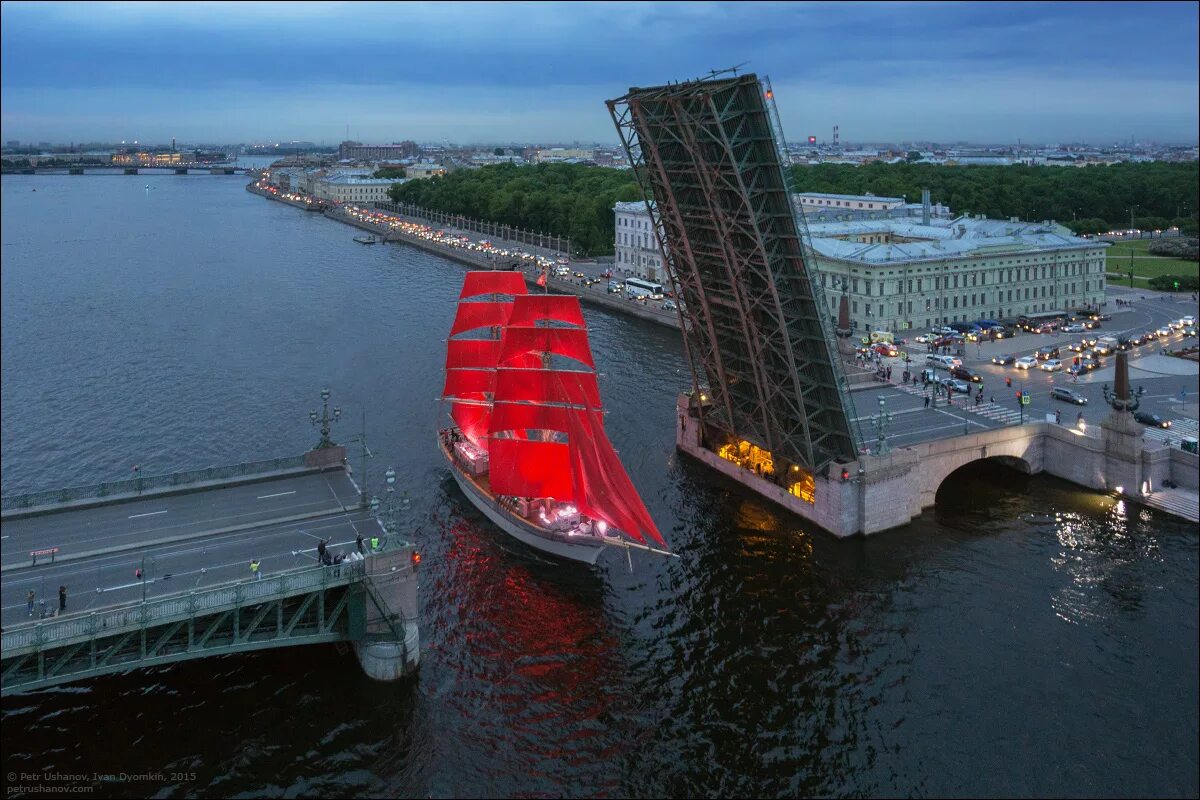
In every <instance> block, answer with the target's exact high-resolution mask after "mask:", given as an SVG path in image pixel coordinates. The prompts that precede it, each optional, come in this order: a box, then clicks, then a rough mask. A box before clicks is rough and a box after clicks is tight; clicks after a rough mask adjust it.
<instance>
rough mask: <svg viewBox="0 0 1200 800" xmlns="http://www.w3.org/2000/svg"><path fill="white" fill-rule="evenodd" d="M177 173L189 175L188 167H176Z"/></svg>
mask: <svg viewBox="0 0 1200 800" xmlns="http://www.w3.org/2000/svg"><path fill="white" fill-rule="evenodd" d="M175 174H176V175H187V167H176V168H175Z"/></svg>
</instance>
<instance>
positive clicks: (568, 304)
mask: <svg viewBox="0 0 1200 800" xmlns="http://www.w3.org/2000/svg"><path fill="white" fill-rule="evenodd" d="M547 321H551V322H566V323H568V324H570V325H578V326H579V327H581V328H582V327H583V311H582V309H580V308H579V298H578V297H576V296H575V295H571V294H527V295H522V296H520V297H517V298H516V299H514V300H513V310H512V316H511V317H509V319H508V324H509V325H523V326H532V325H533V324H534V323H535V322H547Z"/></svg>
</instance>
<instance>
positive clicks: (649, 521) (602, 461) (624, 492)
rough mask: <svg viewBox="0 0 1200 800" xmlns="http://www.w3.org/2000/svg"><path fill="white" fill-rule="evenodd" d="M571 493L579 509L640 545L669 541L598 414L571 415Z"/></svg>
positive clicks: (664, 545) (664, 543)
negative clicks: (630, 478) (618, 456)
mask: <svg viewBox="0 0 1200 800" xmlns="http://www.w3.org/2000/svg"><path fill="white" fill-rule="evenodd" d="M569 421H570V423H571V432H570V438H571V448H570V449H571V478H572V494H573V497H574V501H575V504H576V505H577V506H578V507H579V510H580V511H582V512H583V513H584V514H587V515H588V516H589V517H592V518H593V519H601V520H604V521H605V522H607V523H608V524H609V525H612V526H613V527H615V528H617V529H619V530H620V531H621V532H622V533H624V534H626V535H627V536H629V537H630V538H631V539H635V540H637V541H639V542H644V541H645V536H649V537H650V538H651V539H653V540H654V541H656V542H658V543H659V544H660V545H662V546H663V547H666V544H667V543H666V542H665V541H664V540H663V537H662V534H660V533H659V532H658V528H657V527H656V526H655V524H654V520H653V518H651V516H650V512H649V511H647V510H646V506H645V505H644V504H643V503H642V498H641V497H640V496H638V493H637V489H636V488H634V486H633V482H632V481H631V480H629V475H628V474H627V473H626V472H625V467H624V465H623V464H621V460H620V459H619V458H617V453H616V451H615V450H613V446H612V443H611V442H610V441H609V440H608V435H607V434H605V432H604V429H603V427H602V426H601V425H600V424H599V422H598V420H597V418H596V415H593V414H571V415H570V417H569Z"/></svg>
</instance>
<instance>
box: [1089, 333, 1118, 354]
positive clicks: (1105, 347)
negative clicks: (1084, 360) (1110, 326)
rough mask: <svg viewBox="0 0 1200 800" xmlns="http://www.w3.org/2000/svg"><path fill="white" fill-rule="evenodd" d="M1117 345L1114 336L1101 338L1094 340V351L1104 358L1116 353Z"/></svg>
mask: <svg viewBox="0 0 1200 800" xmlns="http://www.w3.org/2000/svg"><path fill="white" fill-rule="evenodd" d="M1119 344H1120V343H1119V342H1118V341H1117V337H1115V336H1101V337H1100V338H1099V339H1097V340H1096V345H1095V350H1096V352H1097V353H1099V354H1100V355H1102V356H1106V355H1108V354H1109V353H1113V352H1116V350H1117V347H1118V346H1119Z"/></svg>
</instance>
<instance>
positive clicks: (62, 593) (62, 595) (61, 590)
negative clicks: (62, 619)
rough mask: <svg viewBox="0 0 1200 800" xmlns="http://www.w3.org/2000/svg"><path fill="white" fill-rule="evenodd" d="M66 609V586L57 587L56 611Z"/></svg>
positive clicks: (59, 611)
mask: <svg viewBox="0 0 1200 800" xmlns="http://www.w3.org/2000/svg"><path fill="white" fill-rule="evenodd" d="M66 610H67V587H66V586H59V587H58V613H60V614H61V613H63V612H64V611H66Z"/></svg>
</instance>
